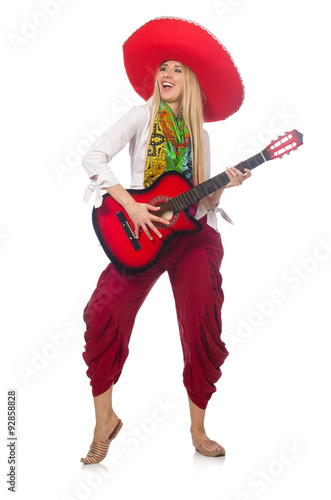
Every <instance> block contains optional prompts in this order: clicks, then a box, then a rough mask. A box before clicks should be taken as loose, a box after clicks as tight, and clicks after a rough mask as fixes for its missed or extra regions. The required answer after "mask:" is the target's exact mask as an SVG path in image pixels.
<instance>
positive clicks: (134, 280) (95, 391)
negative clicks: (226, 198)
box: [83, 216, 228, 409]
mask: <svg viewBox="0 0 331 500" xmlns="http://www.w3.org/2000/svg"><path fill="white" fill-rule="evenodd" d="M200 222H201V223H202V226H203V228H202V230H201V231H199V232H198V233H195V234H190V235H185V236H180V237H178V238H175V239H174V240H173V241H172V242H171V243H170V244H169V245H168V247H167V248H166V250H165V252H164V254H163V255H162V256H161V258H160V259H159V261H158V262H157V263H156V264H155V265H154V266H153V267H152V268H151V269H149V270H147V271H145V272H143V273H140V274H136V275H132V274H131V275H130V274H126V275H124V276H123V275H122V274H121V272H120V271H118V270H117V269H116V267H115V266H114V265H113V264H112V263H110V264H109V265H108V266H107V267H106V269H105V270H104V271H103V272H102V273H101V276H100V278H99V280H98V283H97V287H96V289H95V290H94V292H93V294H92V296H91V298H90V300H89V302H88V303H87V305H86V307H85V309H84V314H83V318H84V321H85V323H86V331H85V333H84V339H85V342H86V344H85V346H84V349H85V351H84V352H83V358H84V360H85V362H86V364H87V366H88V369H87V372H86V374H87V376H88V377H89V378H90V384H91V387H92V395H93V396H94V397H95V396H98V395H100V394H102V393H103V392H105V391H107V390H108V389H109V387H110V386H111V385H112V384H113V383H114V384H116V382H117V381H118V379H119V377H120V375H121V372H122V369H123V365H124V363H125V361H126V359H127V356H128V354H129V341H130V337H131V332H132V329H133V325H134V322H135V318H136V315H137V313H138V311H139V309H140V307H141V306H142V304H143V302H144V300H145V298H146V297H147V295H148V293H149V291H150V290H151V288H152V287H153V285H154V283H155V282H156V281H157V280H158V278H159V277H160V276H161V275H162V274H163V273H164V272H165V271H167V272H168V275H169V279H170V283H171V287H172V291H173V294H174V299H175V304H176V312H177V319H178V326H179V333H180V339H181V345H182V349H183V361H184V369H183V383H184V386H185V388H186V390H187V393H188V395H189V397H190V399H191V400H192V401H193V403H195V404H196V405H197V406H198V407H200V408H202V409H205V408H206V407H207V404H208V401H209V399H210V398H211V396H212V394H213V393H214V392H215V391H216V387H215V383H216V382H217V381H218V380H219V378H220V377H221V374H222V373H221V369H220V367H221V365H222V364H223V362H224V360H225V358H226V357H227V356H228V351H227V349H226V347H225V344H224V342H223V341H222V339H221V332H222V320H221V309H222V305H223V299H224V295H223V290H222V276H221V274H220V271H219V269H220V265H221V262H222V258H223V246H222V241H221V236H220V233H218V232H217V231H215V230H214V229H213V228H212V227H210V226H209V225H208V224H207V216H205V217H203V218H202V219H200ZM155 237H156V236H155ZM149 326H150V327H152V325H147V324H146V328H148V327H149Z"/></svg>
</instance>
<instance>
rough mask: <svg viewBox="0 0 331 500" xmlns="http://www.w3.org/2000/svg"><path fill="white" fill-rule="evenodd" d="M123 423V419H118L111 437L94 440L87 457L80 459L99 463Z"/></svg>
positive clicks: (84, 462) (85, 462)
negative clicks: (103, 439) (104, 439)
mask: <svg viewBox="0 0 331 500" xmlns="http://www.w3.org/2000/svg"><path fill="white" fill-rule="evenodd" d="M122 425H123V422H122V420H121V419H118V422H117V425H116V427H115V429H114V430H113V431H112V433H111V434H110V436H109V438H108V439H107V441H98V442H96V441H92V444H91V446H90V450H89V452H88V454H87V456H86V457H85V458H81V459H80V461H81V462H83V464H97V463H99V462H101V460H103V459H104V458H105V456H106V455H107V453H108V448H109V445H110V443H111V441H112V440H113V439H114V438H115V437H116V436H117V434H118V433H119V431H120V429H121V427H122Z"/></svg>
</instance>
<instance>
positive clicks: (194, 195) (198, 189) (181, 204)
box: [171, 149, 270, 214]
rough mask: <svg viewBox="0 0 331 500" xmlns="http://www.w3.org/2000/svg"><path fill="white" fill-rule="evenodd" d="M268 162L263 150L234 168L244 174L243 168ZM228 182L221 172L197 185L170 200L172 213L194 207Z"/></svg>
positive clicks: (267, 156) (251, 167)
mask: <svg viewBox="0 0 331 500" xmlns="http://www.w3.org/2000/svg"><path fill="white" fill-rule="evenodd" d="M268 160H270V157H269V153H268V151H267V149H264V150H263V151H261V153H258V154H257V155H255V156H252V157H251V158H249V159H248V160H245V161H243V162H240V163H238V165H236V168H237V169H238V170H240V172H242V173H245V171H244V169H245V168H249V170H253V168H255V167H257V166H258V165H261V164H262V163H264V162H266V161H268ZM229 182H230V179H229V177H228V176H227V174H226V173H225V172H222V173H221V174H218V175H216V176H215V177H212V178H211V179H208V180H207V181H204V182H202V183H201V184H198V185H197V186H195V187H194V188H192V189H189V190H188V191H185V192H184V193H182V194H180V195H178V196H176V197H175V198H172V200H171V205H172V210H173V213H174V214H176V213H178V212H181V211H182V210H185V209H186V208H189V207H190V206H192V205H194V203H196V202H198V201H200V200H202V199H203V198H205V197H206V196H208V195H209V194H211V193H213V192H214V191H217V190H218V189H220V188H222V187H225V186H226V185H227V184H228V183H229Z"/></svg>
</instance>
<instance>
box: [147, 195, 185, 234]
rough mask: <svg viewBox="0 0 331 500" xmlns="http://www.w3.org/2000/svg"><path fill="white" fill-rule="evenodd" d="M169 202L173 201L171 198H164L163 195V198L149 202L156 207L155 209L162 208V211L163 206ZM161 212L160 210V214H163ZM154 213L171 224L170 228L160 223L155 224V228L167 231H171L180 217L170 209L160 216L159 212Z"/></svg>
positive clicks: (157, 197) (159, 197)
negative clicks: (166, 229)
mask: <svg viewBox="0 0 331 500" xmlns="http://www.w3.org/2000/svg"><path fill="white" fill-rule="evenodd" d="M169 200H171V198H170V197H169V196H162V195H161V196H156V197H155V198H153V199H152V200H151V201H150V202H149V204H150V205H154V206H155V207H161V210H162V206H163V205H164V204H165V203H166V202H167V201H169ZM161 210H159V212H161ZM153 213H154V215H156V216H157V217H162V219H165V220H166V221H169V222H170V224H169V225H168V226H165V225H164V224H161V223H160V222H153V224H154V226H156V227H157V228H159V229H165V228H168V229H169V228H170V227H172V226H173V225H174V224H175V223H176V222H177V219H178V217H179V213H177V214H175V215H174V214H173V211H172V210H171V208H169V209H168V208H166V210H165V211H162V213H161V214H160V215H159V213H158V212H153Z"/></svg>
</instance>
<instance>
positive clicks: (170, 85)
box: [162, 82, 174, 89]
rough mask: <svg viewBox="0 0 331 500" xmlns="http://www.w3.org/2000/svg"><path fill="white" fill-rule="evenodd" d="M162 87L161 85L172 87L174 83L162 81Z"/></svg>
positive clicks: (166, 87) (165, 87)
mask: <svg viewBox="0 0 331 500" xmlns="http://www.w3.org/2000/svg"><path fill="white" fill-rule="evenodd" d="M162 87H163V88H164V89H168V88H172V87H174V84H172V83H170V82H163V83H162Z"/></svg>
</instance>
